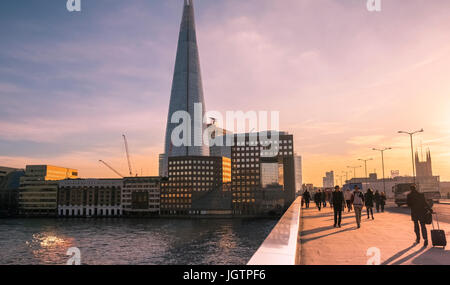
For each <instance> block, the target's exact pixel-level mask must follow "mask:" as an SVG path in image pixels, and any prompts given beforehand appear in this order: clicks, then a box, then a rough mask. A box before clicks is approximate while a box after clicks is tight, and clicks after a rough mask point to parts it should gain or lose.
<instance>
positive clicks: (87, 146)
mask: <svg viewBox="0 0 450 285" xmlns="http://www.w3.org/2000/svg"><path fill="white" fill-rule="evenodd" d="M48 8H49V9H52V7H48ZM237 8H238V9H237ZM11 9H12V8H11ZM86 9H90V10H89V11H90V13H89V14H88V13H86V14H82V15H81V16H80V17H79V18H76V17H71V18H70V19H69V15H68V14H66V13H65V12H61V13H62V14H61V15H58V17H56V16H55V17H52V16H51V15H50V16H45V17H44V16H43V15H41V14H39V10H36V15H34V16H32V17H25V16H24V15H25V14H24V13H19V12H20V10H18V11H19V12H17V13H13V12H11V15H12V16H11V17H6V16H5V17H0V18H1V22H0V24H1V26H3V27H6V28H7V30H9V31H10V32H9V33H5V37H4V40H3V41H2V43H1V45H3V46H1V47H2V48H1V49H0V58H2V59H4V62H5V64H4V65H3V66H0V78H2V79H0V96H1V100H2V102H4V104H2V105H0V130H1V131H0V165H7V166H15V167H24V165H25V164H44V163H49V164H55V165H60V166H67V167H72V168H77V169H79V171H80V175H81V176H83V177H113V176H114V174H113V173H112V172H111V171H110V170H108V169H107V168H105V167H104V166H102V165H101V164H99V163H98V160H99V159H103V160H105V161H107V162H109V163H110V164H111V165H114V166H115V167H116V168H117V169H118V170H119V171H121V172H122V173H124V174H126V173H127V164H126V158H125V153H124V149H123V142H122V140H121V135H122V133H126V134H127V135H128V140H129V144H130V150H131V153H132V159H133V165H134V167H135V168H136V169H137V171H138V172H139V173H141V169H142V173H143V174H144V175H156V174H157V170H158V167H157V163H158V154H159V153H161V152H162V150H163V136H164V128H165V124H166V119H167V118H166V116H167V109H168V103H169V102H168V101H169V95H170V86H171V79H172V78H171V77H172V72H173V65H174V61H175V50H176V42H177V35H178V28H179V22H180V18H181V9H182V6H181V5H179V3H178V2H177V1H161V2H159V1H155V2H152V3H150V4H149V3H148V2H147V1H130V2H126V3H124V2H123V1H111V7H110V9H108V11H105V9H102V7H100V6H99V7H96V4H92V6H90V7H87V8H86ZM195 9H196V17H197V18H196V22H197V33H198V43H199V49H200V58H201V65H202V73H203V76H202V77H203V85H204V89H205V100H206V107H207V109H208V110H217V111H220V112H223V113H225V112H226V111H228V110H232V111H237V110H243V111H249V110H254V111H260V110H266V111H272V110H275V111H280V120H281V122H280V127H281V129H282V130H286V131H289V132H290V133H293V134H294V138H295V151H296V152H297V153H299V154H301V155H302V156H303V177H304V182H309V183H314V184H316V185H321V184H322V176H324V174H325V171H329V170H335V172H336V173H337V174H341V173H342V171H343V170H348V169H347V168H346V166H348V165H361V163H359V162H358V161H357V159H358V158H370V157H372V158H374V161H370V162H369V163H368V169H369V171H370V172H372V171H373V170H374V169H376V171H377V172H378V174H379V175H380V176H381V161H380V154H379V153H377V152H374V151H372V150H371V149H372V148H373V147H377V148H380V147H384V146H386V147H393V148H394V149H393V150H392V151H389V152H386V173H387V175H389V173H390V170H392V169H395V170H400V173H401V174H403V175H405V174H411V158H410V148H409V147H410V146H409V138H408V136H406V135H399V134H397V131H399V130H405V131H412V130H417V129H420V128H424V129H425V132H424V133H423V134H420V135H417V136H416V137H415V145H416V146H417V147H419V146H420V145H422V146H423V149H424V150H426V149H427V148H430V150H431V154H432V159H433V172H434V174H436V175H440V176H441V180H447V181H449V180H450V148H449V147H450V112H449V110H450V80H449V78H450V33H449V32H448V31H449V30H450V1H439V0H437V1H420V0H411V1H408V5H406V4H405V3H404V1H384V4H383V10H382V11H381V12H380V13H369V12H367V10H365V1H356V0H354V1H334V0H323V1H316V0H314V1H313V0H283V1H269V0H258V1H257V0H249V1H237V0H228V1H197V2H196V5H195ZM53 12H54V13H57V12H56V8H55V11H53ZM43 13H44V12H43ZM13 16H14V17H13ZM119 18H120V19H121V20H120V21H117V19H119ZM17 22H20V23H21V25H17ZM62 22H64V25H55V24H57V23H62ZM82 25H85V26H82ZM59 26H61V27H59ZM80 26H82V27H84V28H83V29H81V30H82V31H83V32H80V33H74V34H71V35H70V36H69V35H66V30H67V29H70V28H71V27H72V28H73V29H80ZM20 27H22V28H20ZM48 27H52V28H51V29H50V28H48ZM19 28H20V29H19ZM73 29H72V30H73ZM130 31H132V32H130ZM49 46H51V52H49ZM363 173H364V172H363V169H359V170H358V173H357V175H358V176H362V175H363Z"/></svg>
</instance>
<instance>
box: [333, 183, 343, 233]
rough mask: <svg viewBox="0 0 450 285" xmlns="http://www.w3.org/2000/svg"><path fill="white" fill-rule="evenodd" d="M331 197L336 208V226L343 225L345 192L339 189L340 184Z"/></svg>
mask: <svg viewBox="0 0 450 285" xmlns="http://www.w3.org/2000/svg"><path fill="white" fill-rule="evenodd" d="M331 197H332V198H331V200H332V201H333V209H334V227H336V226H338V227H341V220H342V210H343V205H344V193H342V191H341V190H340V189H339V186H336V187H334V191H333V193H332V196H331Z"/></svg>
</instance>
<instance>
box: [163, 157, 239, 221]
mask: <svg viewBox="0 0 450 285" xmlns="http://www.w3.org/2000/svg"><path fill="white" fill-rule="evenodd" d="M230 168H231V162H230V159H229V158H226V157H212V156H185V157H169V161H168V174H169V175H168V176H169V177H168V178H167V180H166V181H162V182H161V214H162V215H201V214H204V213H202V209H201V208H200V207H198V206H197V207H196V208H195V209H194V208H193V205H194V204H195V201H194V198H197V199H200V198H202V197H203V196H205V195H208V194H210V193H212V192H218V194H221V193H222V192H226V191H223V190H224V189H223V185H224V184H227V183H229V182H230V180H231V169H230ZM208 196H209V197H212V198H214V197H218V196H217V195H208ZM209 202H210V203H209V204H212V203H215V202H217V201H215V200H210V201H209ZM219 202H220V201H219ZM205 203H207V202H203V204H205ZM221 209H222V208H221ZM210 210H211V209H210Z"/></svg>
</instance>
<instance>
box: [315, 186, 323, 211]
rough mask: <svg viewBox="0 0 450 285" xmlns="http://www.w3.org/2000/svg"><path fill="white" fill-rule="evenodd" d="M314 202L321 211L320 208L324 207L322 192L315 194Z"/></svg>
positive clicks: (318, 191)
mask: <svg viewBox="0 0 450 285" xmlns="http://www.w3.org/2000/svg"><path fill="white" fill-rule="evenodd" d="M314 202H315V203H316V206H317V208H318V209H319V211H320V208H321V207H322V193H321V192H320V189H319V190H317V192H316V194H314Z"/></svg>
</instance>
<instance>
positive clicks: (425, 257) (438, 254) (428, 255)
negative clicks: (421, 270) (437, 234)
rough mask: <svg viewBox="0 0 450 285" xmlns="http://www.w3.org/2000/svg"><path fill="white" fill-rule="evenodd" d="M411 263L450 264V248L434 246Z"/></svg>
mask: <svg viewBox="0 0 450 285" xmlns="http://www.w3.org/2000/svg"><path fill="white" fill-rule="evenodd" d="M411 263H412V264H417V265H450V250H445V249H443V248H439V247H433V248H430V249H429V250H427V251H426V252H424V253H423V254H421V255H419V256H418V257H416V258H414V260H413V261H412V262H411Z"/></svg>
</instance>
